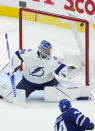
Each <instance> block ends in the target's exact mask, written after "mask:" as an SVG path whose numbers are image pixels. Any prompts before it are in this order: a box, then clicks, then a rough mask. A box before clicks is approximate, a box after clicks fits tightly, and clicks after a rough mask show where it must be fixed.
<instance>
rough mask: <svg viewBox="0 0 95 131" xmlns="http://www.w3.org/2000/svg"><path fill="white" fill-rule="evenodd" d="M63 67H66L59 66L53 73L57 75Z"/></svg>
mask: <svg viewBox="0 0 95 131" xmlns="http://www.w3.org/2000/svg"><path fill="white" fill-rule="evenodd" d="M65 66H66V65H65V64H61V65H60V66H59V67H58V68H57V69H56V70H55V73H56V74H59V72H60V70H61V69H62V68H64V67H65Z"/></svg>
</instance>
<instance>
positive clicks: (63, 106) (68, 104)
mask: <svg viewBox="0 0 95 131" xmlns="http://www.w3.org/2000/svg"><path fill="white" fill-rule="evenodd" d="M70 107H71V102H70V101H69V100H67V99H63V100H60V101H59V108H60V111H61V112H64V111H66V110H67V109H69V108H70Z"/></svg>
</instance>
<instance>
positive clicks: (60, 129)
mask: <svg viewBox="0 0 95 131" xmlns="http://www.w3.org/2000/svg"><path fill="white" fill-rule="evenodd" d="M89 125H90V120H89V119H88V118H87V117H85V116H84V115H83V114H82V113H81V112H79V111H78V110H77V109H75V108H69V109H68V110H67V111H65V112H64V113H62V114H61V115H60V116H59V117H58V118H57V119H56V123H55V126H54V129H55V131H85V127H87V126H89Z"/></svg>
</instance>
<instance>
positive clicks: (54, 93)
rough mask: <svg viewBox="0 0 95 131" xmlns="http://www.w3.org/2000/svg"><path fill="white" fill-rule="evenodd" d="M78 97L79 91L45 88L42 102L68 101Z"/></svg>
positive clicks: (63, 88)
mask: <svg viewBox="0 0 95 131" xmlns="http://www.w3.org/2000/svg"><path fill="white" fill-rule="evenodd" d="M77 97H80V94H79V90H77V89H74V88H73V89H69V88H67V87H45V89H44V100H45V101H52V102H58V101H60V100H61V99H68V100H70V101H73V100H76V98H77Z"/></svg>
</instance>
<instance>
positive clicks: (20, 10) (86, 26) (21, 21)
mask: <svg viewBox="0 0 95 131" xmlns="http://www.w3.org/2000/svg"><path fill="white" fill-rule="evenodd" d="M23 13H24V15H27V16H26V18H24V17H23ZM27 13H33V15H32V16H28V14H27ZM38 14H40V15H43V16H49V17H53V19H54V18H60V19H66V20H69V21H74V22H81V23H84V24H85V36H84V37H85V43H84V44H85V54H84V55H85V85H87V86H89V22H88V21H87V20H85V19H82V18H75V17H71V16H65V15H60V14H55V13H50V12H45V11H40V10H35V9H29V8H20V9H19V48H20V49H22V48H23V19H28V20H30V17H31V19H32V20H33V21H35V22H37V19H38V18H37V17H38V16H37V15H38ZM39 17H41V16H39ZM43 20H44V21H45V18H43ZM43 20H42V22H43ZM38 21H39V20H38ZM51 21H52V20H51ZM44 23H45V22H44Z"/></svg>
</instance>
